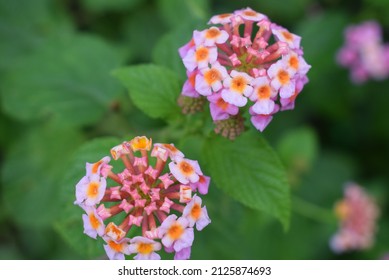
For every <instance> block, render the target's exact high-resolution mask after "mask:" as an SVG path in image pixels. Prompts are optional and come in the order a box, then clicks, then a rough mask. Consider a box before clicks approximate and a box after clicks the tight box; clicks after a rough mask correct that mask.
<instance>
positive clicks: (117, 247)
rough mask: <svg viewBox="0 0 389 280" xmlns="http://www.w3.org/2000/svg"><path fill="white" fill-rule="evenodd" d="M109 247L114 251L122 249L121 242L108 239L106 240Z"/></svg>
mask: <svg viewBox="0 0 389 280" xmlns="http://www.w3.org/2000/svg"><path fill="white" fill-rule="evenodd" d="M108 245H109V247H111V248H112V250H114V251H115V252H122V251H123V244H118V243H116V242H114V241H112V240H111V241H109V242H108Z"/></svg>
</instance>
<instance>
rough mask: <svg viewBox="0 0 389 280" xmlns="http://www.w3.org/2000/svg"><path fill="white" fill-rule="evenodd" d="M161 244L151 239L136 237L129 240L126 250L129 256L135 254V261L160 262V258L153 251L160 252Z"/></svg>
mask: <svg viewBox="0 0 389 280" xmlns="http://www.w3.org/2000/svg"><path fill="white" fill-rule="evenodd" d="M161 248H162V246H161V243H159V242H155V241H154V240H152V239H149V238H146V237H142V236H137V237H134V238H132V239H131V244H130V246H129V248H128V250H129V253H130V254H137V255H136V256H135V257H134V259H135V260H160V259H161V257H160V255H158V254H157V253H155V251H159V250H161Z"/></svg>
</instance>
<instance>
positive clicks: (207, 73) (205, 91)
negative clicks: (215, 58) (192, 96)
mask: <svg viewBox="0 0 389 280" xmlns="http://www.w3.org/2000/svg"><path fill="white" fill-rule="evenodd" d="M200 73H201V74H199V75H196V81H195V89H196V91H197V92H198V93H199V94H201V95H204V96H208V95H211V94H212V92H217V91H219V90H220V89H221V88H222V87H223V85H222V81H223V80H225V79H226V78H227V76H228V74H227V70H226V69H225V68H224V67H222V66H221V65H220V64H219V63H218V62H215V63H214V65H212V67H211V68H208V67H207V68H203V69H201V70H200Z"/></svg>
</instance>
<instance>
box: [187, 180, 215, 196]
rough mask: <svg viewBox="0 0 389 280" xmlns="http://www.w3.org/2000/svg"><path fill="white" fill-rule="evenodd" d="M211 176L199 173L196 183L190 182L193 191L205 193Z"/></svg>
mask: <svg viewBox="0 0 389 280" xmlns="http://www.w3.org/2000/svg"><path fill="white" fill-rule="evenodd" d="M210 182H211V177H209V176H205V175H200V176H199V180H198V181H197V182H196V183H192V184H190V186H191V188H192V190H193V191H197V190H198V191H199V193H200V194H207V193H208V188H209V184H210Z"/></svg>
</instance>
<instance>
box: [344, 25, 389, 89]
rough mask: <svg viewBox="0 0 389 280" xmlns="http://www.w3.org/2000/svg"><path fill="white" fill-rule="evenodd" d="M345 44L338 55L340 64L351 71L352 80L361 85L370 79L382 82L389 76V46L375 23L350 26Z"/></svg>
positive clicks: (345, 33) (347, 29)
mask: <svg viewBox="0 0 389 280" xmlns="http://www.w3.org/2000/svg"><path fill="white" fill-rule="evenodd" d="M344 37H345V43H344V46H342V47H341V49H340V50H339V52H338V54H337V61H338V63H339V64H340V65H341V66H343V67H346V68H349V69H350V77H351V80H352V81H353V82H354V83H356V84H360V83H363V82H365V81H367V80H368V79H369V78H372V79H376V80H382V79H385V78H387V77H388V76H389V44H383V43H382V30H381V27H380V25H379V24H378V23H377V22H375V21H366V22H363V23H361V24H360V25H354V26H349V27H347V28H346V30H345V32H344Z"/></svg>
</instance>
